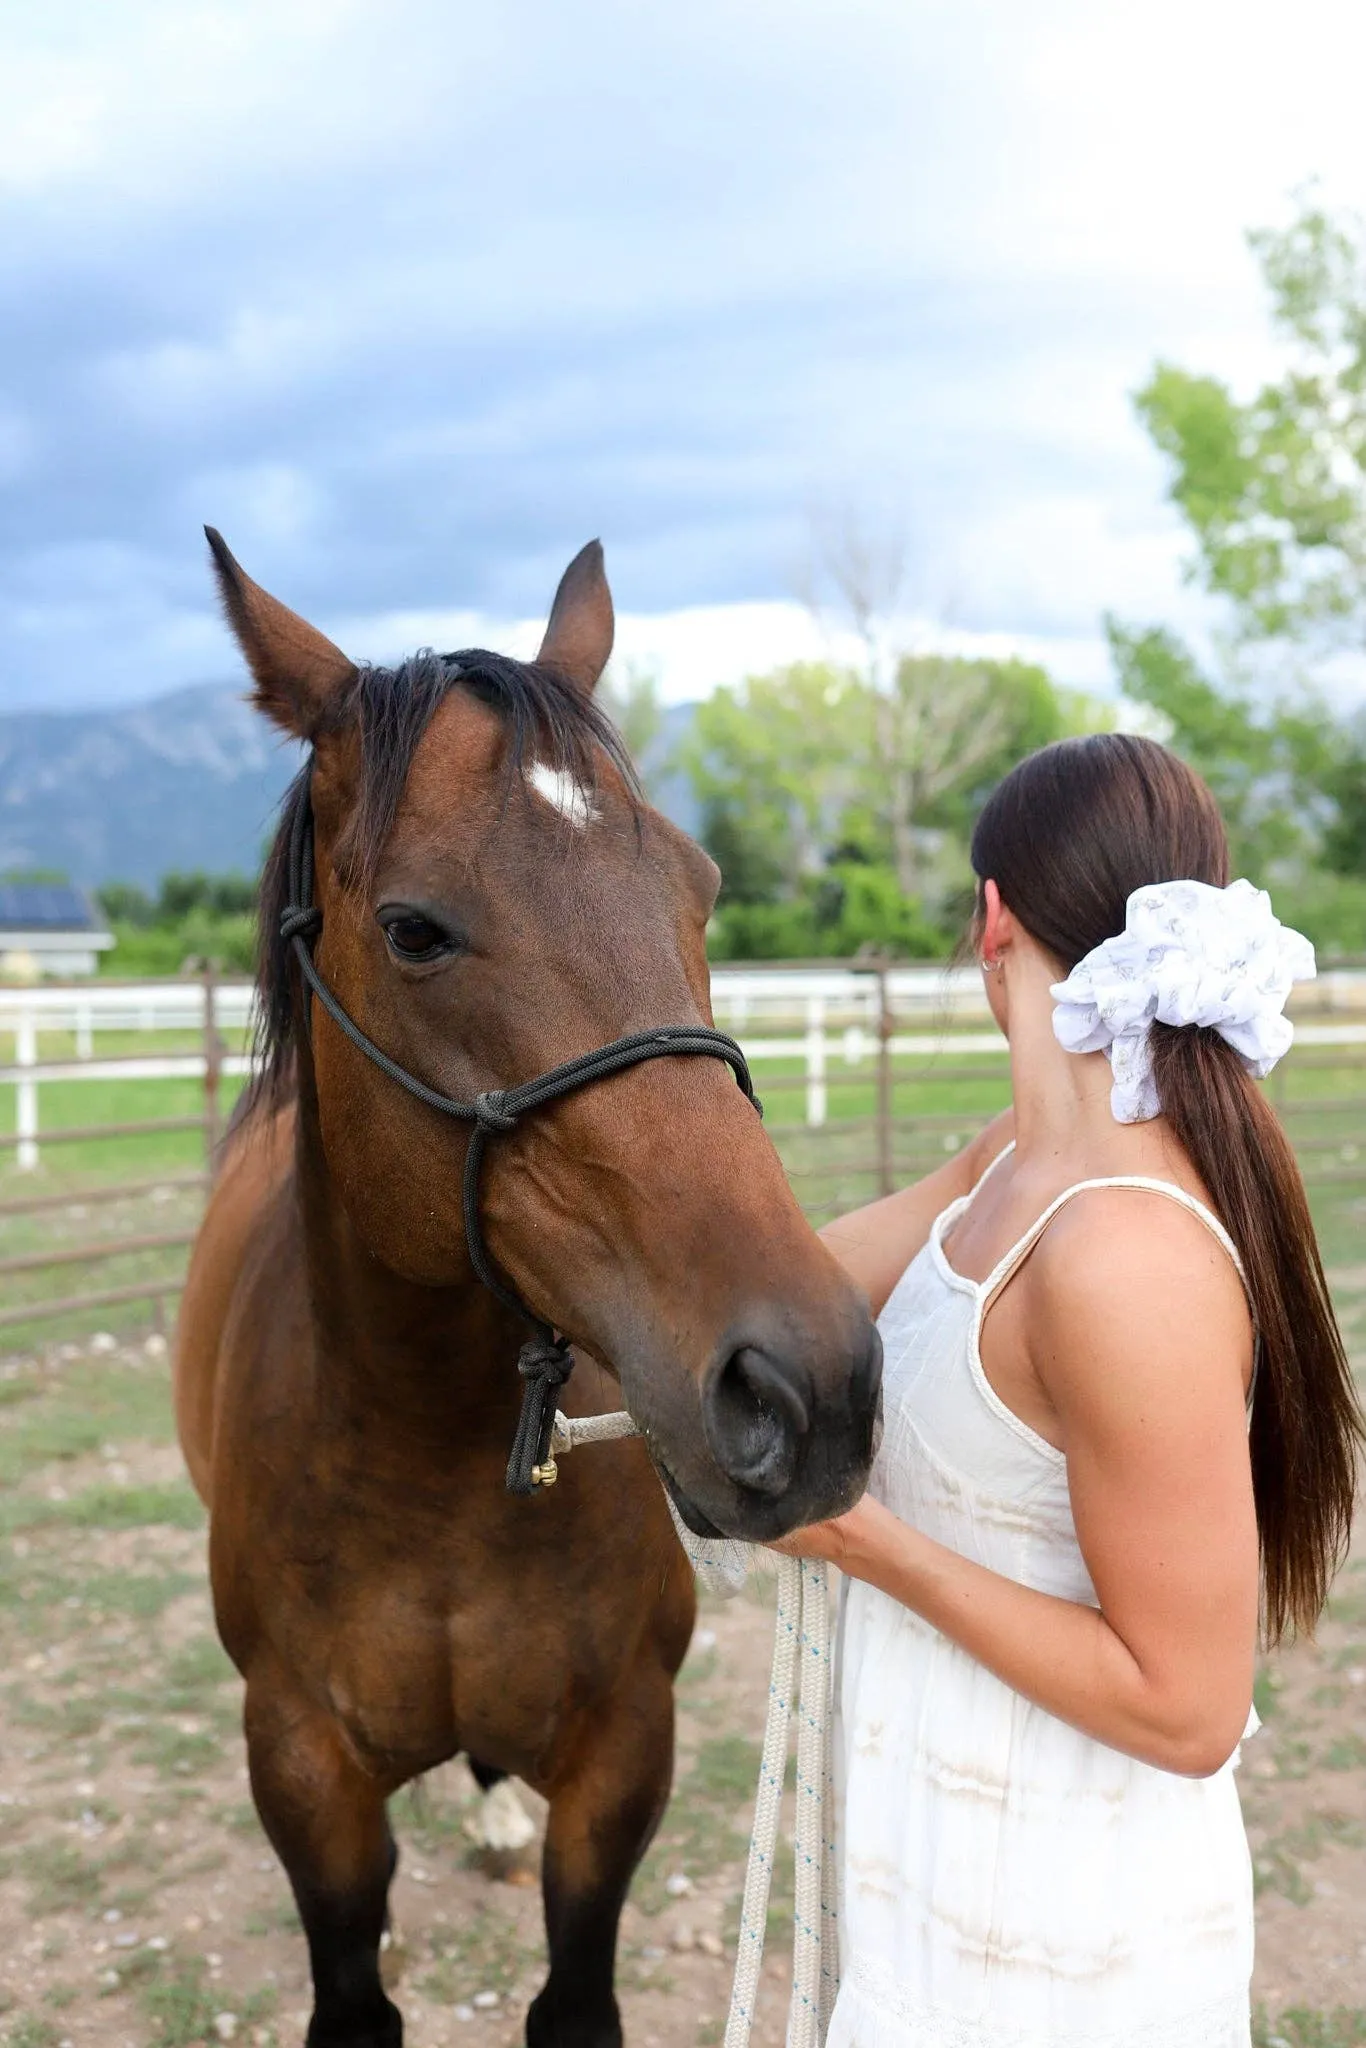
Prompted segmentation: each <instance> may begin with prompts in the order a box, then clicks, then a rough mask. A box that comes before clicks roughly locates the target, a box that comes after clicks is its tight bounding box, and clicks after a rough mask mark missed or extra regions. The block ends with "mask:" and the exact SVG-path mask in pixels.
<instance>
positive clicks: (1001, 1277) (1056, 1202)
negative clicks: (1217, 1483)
mask: <svg viewBox="0 0 1366 2048" xmlns="http://www.w3.org/2000/svg"><path fill="white" fill-rule="evenodd" d="M1004 1156H1005V1155H1004V1153H1002V1155H1001V1157H1002V1158H1004ZM995 1164H996V1161H995V1160H993V1161H992V1165H993V1166H994V1165H995ZM990 1171H991V1167H988V1168H987V1173H990ZM982 1179H983V1180H985V1179H986V1174H983V1176H982ZM978 1186H979V1187H980V1186H981V1181H979V1182H978ZM1092 1188H1138V1189H1139V1190H1140V1191H1141V1192H1142V1193H1144V1194H1149V1195H1165V1196H1166V1198H1167V1200H1168V1201H1169V1202H1176V1203H1178V1204H1179V1205H1180V1206H1181V1208H1183V1209H1186V1210H1189V1212H1190V1214H1191V1215H1192V1216H1195V1217H1197V1218H1198V1219H1199V1221H1200V1222H1201V1223H1203V1224H1204V1226H1205V1228H1206V1230H1208V1232H1209V1233H1210V1236H1211V1237H1213V1238H1216V1239H1217V1240H1218V1242H1219V1243H1220V1244H1221V1245H1222V1246H1223V1248H1224V1250H1225V1251H1226V1252H1227V1253H1228V1255H1229V1258H1230V1259H1231V1260H1232V1262H1233V1269H1234V1271H1235V1272H1236V1273H1237V1275H1238V1278H1239V1279H1240V1280H1241V1281H1242V1283H1243V1292H1244V1294H1245V1295H1246V1296H1247V1305H1248V1310H1249V1312H1250V1314H1251V1316H1252V1379H1251V1383H1250V1384H1249V1386H1248V1390H1247V1406H1248V1412H1249V1414H1250V1413H1251V1410H1252V1396H1253V1392H1254V1390H1255V1388H1256V1385H1257V1373H1258V1369H1259V1367H1260V1365H1261V1356H1262V1335H1261V1331H1260V1330H1259V1329H1258V1328H1257V1305H1256V1303H1255V1302H1254V1301H1253V1299H1252V1290H1251V1288H1250V1287H1249V1286H1248V1284H1247V1272H1246V1270H1245V1268H1244V1266H1243V1261H1242V1259H1241V1257H1240V1256H1239V1252H1238V1247H1237V1245H1236V1244H1235V1243H1234V1242H1233V1239H1232V1238H1231V1237H1230V1236H1229V1234H1228V1232H1227V1230H1226V1229H1225V1228H1224V1226H1223V1224H1222V1223H1221V1222H1220V1221H1219V1218H1218V1217H1217V1216H1216V1215H1215V1213H1214V1211H1213V1210H1212V1209H1210V1208H1208V1207H1207V1206H1206V1205H1205V1203H1204V1202H1201V1201H1199V1200H1197V1198H1196V1197H1195V1196H1194V1195H1192V1194H1188V1193H1187V1192H1186V1190H1185V1188H1181V1187H1178V1186H1177V1185H1176V1183H1175V1182H1174V1181H1170V1180H1154V1179H1152V1178H1151V1177H1150V1176H1149V1175H1147V1174H1143V1173H1117V1174H1112V1175H1110V1176H1109V1177H1108V1178H1106V1179H1103V1180H1079V1181H1077V1182H1075V1183H1074V1185H1073V1186H1072V1187H1070V1188H1064V1189H1063V1191H1062V1193H1061V1194H1060V1195H1057V1196H1055V1197H1054V1199H1053V1200H1052V1201H1051V1202H1050V1203H1049V1205H1048V1207H1047V1208H1046V1209H1045V1210H1044V1212H1043V1214H1042V1216H1040V1217H1038V1218H1037V1219H1036V1220H1035V1221H1034V1222H1033V1223H1031V1225H1030V1226H1029V1229H1028V1230H1027V1231H1026V1232H1025V1234H1024V1236H1023V1237H1022V1238H1020V1239H1019V1240H1018V1241H1017V1242H1016V1243H1015V1244H1013V1245H1012V1246H1011V1247H1010V1250H1009V1251H1008V1252H1007V1253H1006V1254H1005V1257H1004V1258H1002V1259H1000V1260H998V1261H997V1263H996V1265H995V1266H993V1268H992V1270H991V1272H990V1273H988V1275H987V1277H986V1279H985V1280H984V1281H983V1283H982V1315H983V1317H985V1315H986V1312H987V1310H988V1309H989V1308H990V1306H991V1304H992V1302H993V1301H994V1300H995V1299H996V1296H997V1295H998V1294H999V1293H1000V1291H1001V1289H1002V1288H1003V1287H1004V1286H1005V1284H1006V1282H1007V1281H1008V1280H1009V1279H1010V1278H1011V1276H1012V1275H1013V1274H1014V1273H1016V1272H1017V1271H1018V1270H1019V1268H1020V1267H1021V1266H1022V1265H1023V1264H1024V1262H1025V1260H1026V1259H1027V1258H1028V1257H1029V1254H1030V1253H1031V1252H1032V1251H1033V1249H1034V1247H1035V1245H1036V1244H1037V1243H1038V1242H1039V1239H1040V1238H1041V1237H1042V1236H1043V1234H1044V1232H1045V1230H1047V1228H1048V1226H1049V1224H1050V1223H1051V1222H1052V1221H1053V1218H1054V1217H1055V1216H1056V1215H1057V1213H1058V1211H1059V1209H1061V1208H1062V1207H1063V1206H1064V1204H1066V1203H1067V1202H1070V1201H1071V1200H1072V1197H1073V1196H1074V1195H1084V1194H1086V1193H1088V1192H1089V1190H1090V1189H1092Z"/></svg>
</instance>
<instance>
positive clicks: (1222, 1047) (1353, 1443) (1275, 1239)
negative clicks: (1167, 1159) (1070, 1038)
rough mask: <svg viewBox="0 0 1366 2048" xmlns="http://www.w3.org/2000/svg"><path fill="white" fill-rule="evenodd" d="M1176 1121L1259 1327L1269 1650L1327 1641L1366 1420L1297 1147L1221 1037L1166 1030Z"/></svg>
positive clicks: (1157, 1047) (1165, 1066)
mask: <svg viewBox="0 0 1366 2048" xmlns="http://www.w3.org/2000/svg"><path fill="white" fill-rule="evenodd" d="M1151 1043H1152V1053H1153V1073H1154V1078H1155V1079H1156V1082H1157V1092H1158V1097H1159V1099H1160V1101H1161V1103H1162V1113H1163V1115H1164V1116H1165V1117H1166V1119H1167V1122H1168V1123H1169V1124H1170V1125H1171V1127H1172V1131H1173V1134H1174V1135H1175V1137H1176V1138H1177V1140H1178V1141H1179V1143H1180V1144H1181V1146H1182V1148H1183V1150H1184V1151H1185V1153H1186V1156H1187V1157H1188V1158H1189V1160H1190V1162H1191V1165H1192V1166H1193V1167H1194V1168H1195V1171H1196V1173H1197V1174H1198V1175H1199V1176H1200V1179H1201V1180H1202V1181H1203V1183H1204V1185H1205V1186H1206V1187H1207V1188H1208V1190H1209V1193H1210V1198H1211V1200H1212V1201H1213V1203H1214V1207H1215V1209H1216V1210H1217V1212H1218V1214H1219V1215H1220V1217H1221V1218H1222V1219H1223V1223H1224V1227H1225V1229H1226V1230H1227V1231H1228V1234H1229V1236H1230V1237H1231V1238H1232V1239H1233V1242H1234V1243H1235V1244H1236V1245H1237V1247H1238V1252H1239V1256H1240V1257H1241V1259H1242V1261H1243V1270H1244V1272H1245V1273H1246V1275H1247V1286H1248V1293H1249V1295H1250V1296H1251V1300H1252V1313H1253V1317H1254V1320H1255V1323H1256V1329H1257V1369H1256V1370H1257V1378H1256V1385H1255V1388H1254V1397H1253V1402H1252V1429H1251V1434H1250V1449H1251V1454H1252V1488H1253V1496H1254V1499H1255V1501H1256V1506H1257V1530H1258V1535H1259V1538H1260V1542H1261V1553H1262V1627H1263V1633H1264V1635H1265V1637H1266V1640H1267V1641H1268V1642H1269V1643H1273V1644H1274V1643H1278V1642H1280V1641H1281V1639H1282V1637H1283V1636H1285V1635H1286V1634H1287V1633H1289V1632H1290V1631H1292V1630H1301V1631H1304V1632H1305V1633H1308V1632H1309V1631H1311V1630H1312V1629H1313V1626H1314V1624H1315V1622H1316V1621H1317V1620H1318V1617H1319V1614H1320V1613H1321V1611H1322V1609H1323V1604H1324V1601H1325V1600H1326V1599H1327V1597H1328V1588H1329V1585H1330V1583H1331V1580H1332V1577H1333V1573H1334V1571H1335V1570H1336V1569H1337V1566H1338V1565H1339V1564H1340V1563H1341V1561H1342V1558H1343V1555H1344V1554H1345V1552H1346V1548H1347V1539H1348V1536H1349V1534H1350V1532H1351V1526H1352V1505H1353V1498H1354V1494H1355V1482H1356V1451H1357V1447H1358V1445H1359V1443H1360V1442H1361V1440H1362V1420H1361V1411H1360V1408H1359V1406H1358V1403H1357V1397H1356V1390H1355V1388H1354V1386H1353V1383H1352V1375H1351V1370H1350V1367H1349V1366H1348V1363H1347V1354H1346V1351H1345V1350H1344V1348H1343V1343H1342V1337H1341V1334H1340V1332H1339V1330H1338V1326H1337V1319H1336V1317H1335V1316H1334V1314H1333V1304H1332V1301H1331V1299H1330V1297H1329V1293H1328V1283H1327V1281H1326V1279H1325V1278H1324V1272H1323V1262H1322V1260H1321V1259H1320V1257H1319V1248H1318V1241H1317V1239H1316V1238H1315V1235H1314V1225H1313V1220H1312V1218H1311V1217H1310V1214H1309V1202H1308V1198H1307V1196H1306V1194H1305V1190H1304V1182H1303V1180H1302V1179H1301V1178H1300V1170H1299V1167H1298V1166H1297V1164H1296V1162H1295V1155H1294V1153H1293V1152H1292V1151H1291V1149H1290V1143H1289V1140H1288V1139H1287V1138H1286V1135H1285V1132H1284V1130H1283V1129H1282V1127H1281V1123H1280V1120H1279V1118H1278V1117H1277V1116H1276V1114H1275V1112H1274V1110H1273V1109H1272V1108H1271V1105H1270V1104H1269V1103H1268V1102H1267V1100H1266V1097H1265V1096H1264V1095H1263V1094H1262V1091H1261V1089H1260V1088H1259V1087H1258V1085H1257V1083H1256V1082H1255V1081H1254V1080H1253V1079H1252V1078H1251V1076H1250V1075H1249V1074H1248V1073H1247V1072H1246V1070H1245V1069H1244V1068H1243V1066H1242V1064H1241V1062H1240V1061H1239V1059H1238V1056H1237V1054H1236V1053H1235V1052H1234V1051H1233V1049H1232V1047H1231V1046H1229V1045H1227V1044H1225V1042H1224V1040H1223V1039H1222V1038H1220V1037H1219V1035H1218V1034H1217V1032H1214V1031H1203V1030H1200V1029H1198V1028H1195V1027H1189V1026H1188V1027H1186V1028H1185V1029H1183V1030H1179V1031H1178V1030H1173V1029H1172V1028H1171V1027H1170V1026H1168V1025H1165V1024H1155V1025H1153V1026H1152V1039H1151Z"/></svg>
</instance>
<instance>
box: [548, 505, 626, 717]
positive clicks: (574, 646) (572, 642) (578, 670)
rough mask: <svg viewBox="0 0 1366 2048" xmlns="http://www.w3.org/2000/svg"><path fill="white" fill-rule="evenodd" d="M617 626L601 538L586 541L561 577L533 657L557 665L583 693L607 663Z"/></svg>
mask: <svg viewBox="0 0 1366 2048" xmlns="http://www.w3.org/2000/svg"><path fill="white" fill-rule="evenodd" d="M615 631H616V621H615V619H614V617H613V614H612V593H611V591H610V590H609V589H608V588H607V572H606V571H605V569H604V568H603V566H602V542H601V541H600V540H590V541H589V543H588V545H587V547H586V548H580V549H579V552H578V553H577V554H576V555H575V557H574V559H573V561H572V562H571V563H570V564H569V567H568V568H567V569H566V570H565V572H564V574H563V576H561V578H560V587H559V589H558V590H557V591H556V592H555V602H554V604H553V605H552V606H551V607H550V623H549V625H548V626H547V627H546V629H545V638H544V640H542V642H541V651H540V653H539V654H538V655H537V656H536V659H537V661H543V662H544V663H545V665H546V667H547V668H554V669H558V670H559V672H560V674H561V675H562V676H567V677H568V679H569V681H570V682H571V683H573V685H574V687H575V688H576V689H578V690H582V691H583V694H584V695H585V697H587V696H588V695H590V694H591V692H592V691H593V690H594V688H595V687H596V685H597V680H598V677H599V676H600V675H601V674H602V672H603V670H604V669H605V668H606V666H607V662H608V659H609V657H610V655H611V652H612V639H613V635H614V633H615Z"/></svg>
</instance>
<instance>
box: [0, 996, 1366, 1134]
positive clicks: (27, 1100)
mask: <svg viewBox="0 0 1366 2048" xmlns="http://www.w3.org/2000/svg"><path fill="white" fill-rule="evenodd" d="M883 980H884V977H883V976H881V975H879V974H878V973H876V972H872V971H865V972H859V971H858V970H857V969H849V968H828V969H826V968H814V969H812V968H802V969H787V968H775V969H761V968H739V969H732V968H718V969H717V970H716V972H715V973H714V974H713V976H712V1004H713V1009H714V1011H715V1015H716V1021H717V1023H718V1025H721V1026H723V1027H724V1028H726V1029H728V1030H730V1031H731V1032H732V1033H733V1034H734V1035H735V1037H737V1038H738V1039H739V1041H740V1043H741V1045H742V1046H743V1047H744V1050H745V1054H746V1057H747V1058H748V1059H749V1060H751V1061H752V1062H753V1063H754V1064H755V1065H761V1064H762V1063H764V1062H765V1061H799V1062H800V1063H801V1066H802V1071H803V1075H804V1079H805V1121H806V1123H807V1125H808V1126H809V1127H811V1128H816V1127H818V1126H820V1125H822V1124H823V1123H824V1122H825V1121H826V1116H827V1112H828V1086H829V1081H830V1070H831V1067H832V1065H834V1064H836V1063H838V1064H839V1065H840V1066H842V1067H843V1069H844V1070H845V1072H846V1074H849V1073H853V1072H855V1071H857V1070H858V1069H859V1068H861V1067H863V1066H864V1065H865V1063H867V1062H868V1061H870V1060H873V1059H874V1058H875V1057H876V1056H877V1053H878V1051H879V1048H880V1046H881V1044H882V1043H883V1038H882V1019H883V1017H884V1015H885V1016H887V1017H889V1018H890V1017H895V1018H896V1019H897V1020H898V1021H899V1022H905V1023H911V1024H919V1025H921V1026H922V1027H923V1028H921V1029H919V1030H911V1031H898V1032H896V1033H895V1034H894V1035H890V1036H889V1037H888V1039H887V1044H888V1049H889V1051H890V1052H891V1054H892V1055H893V1056H894V1057H895V1056H912V1055H920V1056H930V1055H934V1054H941V1053H945V1052H952V1053H953V1054H954V1055H955V1056H957V1055H959V1054H963V1055H967V1056H969V1057H972V1056H980V1055H984V1054H990V1053H998V1054H999V1053H1000V1052H1001V1051H1002V1043H1001V1039H1000V1037H999V1035H998V1034H997V1032H996V1031H995V1030H994V1029H988V1030H971V1029H967V1030H965V1029H963V1028H962V1027H963V1025H964V1024H965V1023H971V1022H974V1021H976V1020H985V1018H986V1017H987V1015H988V1011H987V1007H986V1001H985V998H984V995H983V992H982V983H981V977H980V975H979V974H978V973H977V971H976V970H975V969H973V968H949V969H945V968H943V967H907V968H895V969H890V970H888V971H887V973H886V975H885V984H886V987H885V994H884V991H883V986H882V983H883ZM1310 1000H1311V1001H1312V1004H1313V1012H1312V1018H1304V1019H1303V1020H1302V1021H1301V1022H1299V1024H1298V1025H1297V1029H1296V1043H1297V1044H1299V1045H1303V1046H1330V1045H1349V1044H1366V973H1360V972H1345V971H1344V972H1330V973H1327V974H1323V975H1321V976H1320V977H1319V980H1318V981H1317V982H1315V983H1314V984H1312V985H1311V990H1310ZM884 1004H885V1009H884ZM212 1005H213V1013H212V1021H213V1025H214V1027H215V1029H216V1030H217V1031H218V1032H220V1033H221V1032H224V1031H227V1032H235V1033H246V1032H248V1031H250V1029H251V1028H252V1026H253V1023H254V1019H255V996H254V991H253V989H252V986H251V984H250V983H249V982H246V981H241V982H218V983H216V984H215V985H214V988H213V994H212ZM1299 1007H1300V1008H1301V1010H1303V1009H1304V1008H1305V1007H1306V1005H1305V1004H1304V1003H1303V1002H1302V1003H1301V1004H1300V1006H1299ZM1325 1012H1329V1013H1339V1014H1340V1016H1341V1019H1342V1021H1335V1022H1325V1021H1322V1019H1323V1017H1324V1013H1325ZM1357 1020H1359V1021H1357ZM208 1024H209V1019H208V1017H207V1015H206V993H205V986H204V983H203V982H198V981H195V982H191V981H185V982H147V983H140V984H122V983H116V982H115V983H100V982H94V983H89V984H85V985H77V986H74V987H73V986H64V985H63V986H58V985H51V986H41V985H40V986H37V987H33V988H0V1038H2V1037H4V1036H6V1035H12V1037H13V1041H14V1053H13V1059H12V1061H11V1063H10V1064H8V1065H0V1086H4V1085H9V1086H13V1087H14V1088H15V1090H16V1115H15V1130H16V1136H17V1139H18V1143H17V1146H16V1153H15V1156H16V1164H17V1165H18V1166H19V1167H20V1168H21V1169H26V1170H27V1169H31V1168H33V1167H35V1166H36V1165H37V1164H38V1161H39V1156H40V1154H39V1145H40V1138H41V1131H40V1125H39V1089H40V1087H43V1086H47V1085H52V1084H58V1083H60V1084H61V1085H63V1086H65V1085H67V1084H69V1083H72V1082H80V1081H108V1080H120V1081H131V1080H148V1081H151V1080H200V1079H203V1078H204V1075H205V1073H206V1069H207V1064H208V1062H207V1059H206V1056H205V1054H204V1052H202V1051H200V1052H184V1053H166V1054H158V1053H149V1054H147V1055H146V1056H143V1055H141V1054H133V1055H125V1056H121V1057H119V1058H117V1059H113V1058H108V1059H101V1058H99V1057H97V1054H96V1041H97V1039H98V1037H99V1036H100V1034H113V1033H118V1034H121V1035H123V1036H128V1035H130V1034H136V1035H143V1034H155V1033H163V1032H196V1033H203V1032H205V1030H206V1029H207V1027H208ZM766 1027H767V1028H766ZM950 1027H952V1028H950ZM57 1033H62V1034H67V1035H70V1036H72V1037H73V1038H74V1040H75V1058H74V1059H60V1060H54V1059H40V1058H39V1046H38V1042H39V1038H40V1037H41V1036H42V1035H44V1034H47V1035H52V1034H57ZM250 1065H251V1062H250V1058H249V1057H248V1055H247V1054H246V1053H224V1054H223V1055H222V1056H221V1057H220V1058H219V1059H218V1060H217V1062H216V1068H217V1072H218V1073H219V1074H221V1075H225V1076H226V1075H230V1076H241V1075H244V1074H246V1073H247V1072H248V1071H249V1070H250Z"/></svg>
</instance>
